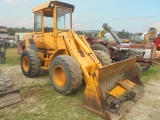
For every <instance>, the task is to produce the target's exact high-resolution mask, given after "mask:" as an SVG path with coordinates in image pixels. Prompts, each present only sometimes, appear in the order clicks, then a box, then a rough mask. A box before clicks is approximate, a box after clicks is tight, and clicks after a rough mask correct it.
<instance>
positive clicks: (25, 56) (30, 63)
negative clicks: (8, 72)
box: [21, 50, 41, 78]
mask: <svg viewBox="0 0 160 120" xmlns="http://www.w3.org/2000/svg"><path fill="white" fill-rule="evenodd" d="M40 68H41V60H40V58H39V56H38V54H37V52H36V51H34V50H28V51H24V52H23V53H22V55H21V69H22V72H23V74H24V75H25V76H26V77H30V78H32V77H36V76H38V74H39V73H40Z"/></svg>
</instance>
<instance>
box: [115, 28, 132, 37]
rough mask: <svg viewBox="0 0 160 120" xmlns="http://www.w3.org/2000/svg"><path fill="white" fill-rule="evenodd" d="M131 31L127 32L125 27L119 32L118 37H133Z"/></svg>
mask: <svg viewBox="0 0 160 120" xmlns="http://www.w3.org/2000/svg"><path fill="white" fill-rule="evenodd" d="M131 35H132V34H131V33H129V32H128V31H127V32H125V30H124V29H123V30H122V32H119V33H118V37H119V38H121V39H129V38H130V37H131Z"/></svg>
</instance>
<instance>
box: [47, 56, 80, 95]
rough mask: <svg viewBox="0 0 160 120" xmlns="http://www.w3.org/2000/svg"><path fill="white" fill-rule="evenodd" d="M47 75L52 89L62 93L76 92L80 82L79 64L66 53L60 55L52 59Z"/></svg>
mask: <svg viewBox="0 0 160 120" xmlns="http://www.w3.org/2000/svg"><path fill="white" fill-rule="evenodd" d="M49 76H50V80H51V83H52V85H53V87H54V89H55V90H56V91H58V92H59V93H61V94H64V95H68V94H72V93H74V92H76V90H77V89H79V88H80V86H81V84H82V71H81V69H80V66H79V64H78V63H77V61H76V60H75V59H74V58H72V57H71V56H67V55H60V56H58V57H56V58H54V59H53V60H52V62H51V66H50V69H49Z"/></svg>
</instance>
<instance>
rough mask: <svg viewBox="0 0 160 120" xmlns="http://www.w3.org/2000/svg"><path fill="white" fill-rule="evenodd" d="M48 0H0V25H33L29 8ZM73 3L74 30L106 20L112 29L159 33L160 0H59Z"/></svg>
mask: <svg viewBox="0 0 160 120" xmlns="http://www.w3.org/2000/svg"><path fill="white" fill-rule="evenodd" d="M48 1H49V0H1V3H0V6H1V10H0V25H2V26H7V27H25V28H33V16H34V14H33V13H32V8H34V7H36V6H38V5H41V4H43V3H46V2H48ZM60 1H61V2H66V3H69V4H72V5H74V6H75V10H74V13H73V25H74V29H75V30H101V29H102V24H103V23H108V24H109V25H110V26H111V27H112V28H113V29H114V30H116V31H122V30H123V29H124V30H125V31H128V32H132V33H136V32H147V30H148V29H149V27H156V28H157V29H158V31H159V32H160V0H60Z"/></svg>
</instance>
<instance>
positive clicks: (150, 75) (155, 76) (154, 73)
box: [141, 62, 160, 83]
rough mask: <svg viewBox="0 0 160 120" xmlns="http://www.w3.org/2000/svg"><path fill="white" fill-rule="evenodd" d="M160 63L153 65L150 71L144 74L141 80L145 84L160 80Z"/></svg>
mask: <svg viewBox="0 0 160 120" xmlns="http://www.w3.org/2000/svg"><path fill="white" fill-rule="evenodd" d="M159 64H160V62H158V65H157V64H153V65H152V66H151V67H150V69H149V70H148V71H145V72H143V73H142V76H141V80H142V82H143V83H147V82H148V81H149V80H151V79H152V80H159V79H160V74H159V72H160V65H159Z"/></svg>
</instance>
